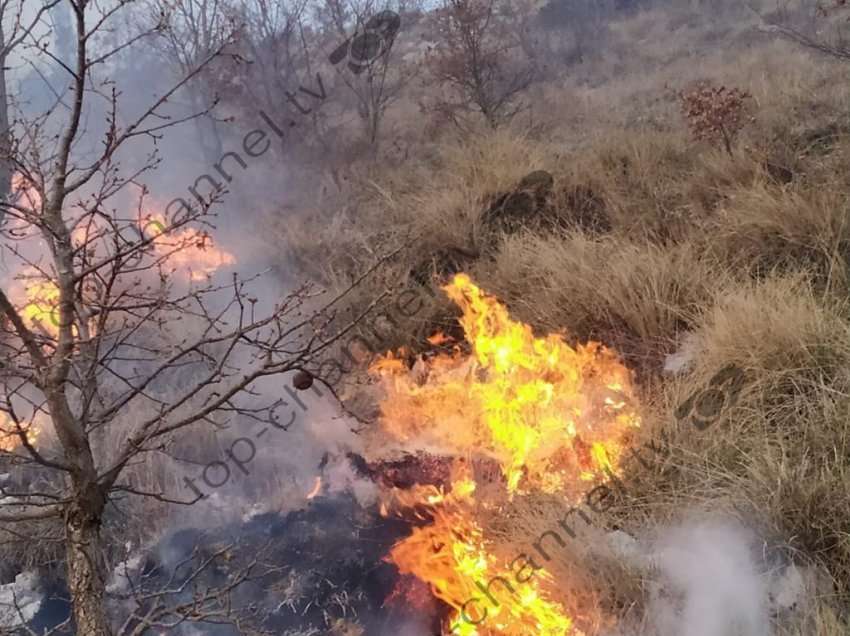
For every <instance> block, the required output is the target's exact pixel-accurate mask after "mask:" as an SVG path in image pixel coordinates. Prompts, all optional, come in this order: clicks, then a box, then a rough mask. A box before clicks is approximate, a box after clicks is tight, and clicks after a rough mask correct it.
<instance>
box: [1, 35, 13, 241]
mask: <svg viewBox="0 0 850 636" xmlns="http://www.w3.org/2000/svg"><path fill="white" fill-rule="evenodd" d="M5 45H6V43H5V41H4V38H3V29H2V27H0V201H3V200H5V199H6V197H7V196H9V193H10V192H11V191H12V165H11V163H12V162H11V159H10V156H11V148H10V147H9V102H8V95H7V93H6V55H5V54H3V50H4V48H5ZM5 215H6V211H5V210H2V209H0V225H2V224H3V218H4V216H5Z"/></svg>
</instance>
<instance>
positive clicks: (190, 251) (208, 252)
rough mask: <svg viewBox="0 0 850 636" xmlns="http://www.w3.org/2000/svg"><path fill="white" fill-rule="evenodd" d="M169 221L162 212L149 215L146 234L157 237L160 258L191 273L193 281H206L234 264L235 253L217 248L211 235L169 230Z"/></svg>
mask: <svg viewBox="0 0 850 636" xmlns="http://www.w3.org/2000/svg"><path fill="white" fill-rule="evenodd" d="M167 228H168V221H167V220H166V218H165V216H164V215H162V214H159V213H152V214H150V215H148V216H147V217H146V218H145V220H144V222H143V223H141V230H142V233H143V234H144V235H145V236H146V237H152V238H153V241H152V243H153V248H154V254H155V256H156V258H158V259H162V260H163V261H167V262H168V263H169V264H171V265H173V266H174V267H175V269H179V270H183V271H186V272H188V274H189V277H190V279H191V280H193V281H202V280H204V279H205V278H207V277H208V276H210V275H211V274H212V273H213V272H215V271H216V270H217V269H219V268H220V267H224V266H226V265H233V264H234V263H236V259H235V258H234V256H233V255H232V254H230V253H229V252H226V251H224V250H221V249H218V248H216V247H215V246H213V242H212V239H211V237H210V235H209V234H208V233H207V232H204V231H202V230H195V229H192V228H183V229H178V230H173V231H167Z"/></svg>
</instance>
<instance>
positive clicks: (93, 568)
mask: <svg viewBox="0 0 850 636" xmlns="http://www.w3.org/2000/svg"><path fill="white" fill-rule="evenodd" d="M93 498H94V499H96V500H97V499H99V494H98V493H90V494H87V493H81V495H80V496H79V497H77V498H75V500H74V501H73V502H72V503H71V504H70V507H69V509H68V511H67V513H66V516H65V540H66V564H67V568H68V588H69V589H70V591H71V598H72V600H73V605H74V620H75V621H76V624H77V632H76V633H77V634H85V636H110V635H111V634H112V631H111V629H110V627H109V621H108V619H107V616H106V608H105V606H104V596H105V594H106V573H105V568H104V566H103V558H102V554H103V550H102V546H101V538H100V521H101V518H100V513H99V512H98V511H97V509H98V508H101V506H100V504H99V502H95V501H91V499H93Z"/></svg>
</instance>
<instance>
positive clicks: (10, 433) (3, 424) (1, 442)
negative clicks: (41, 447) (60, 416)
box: [0, 415, 38, 453]
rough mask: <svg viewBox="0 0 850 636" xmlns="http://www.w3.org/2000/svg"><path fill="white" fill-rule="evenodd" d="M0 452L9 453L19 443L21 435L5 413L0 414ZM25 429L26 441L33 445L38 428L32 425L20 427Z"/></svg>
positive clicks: (36, 438)
mask: <svg viewBox="0 0 850 636" xmlns="http://www.w3.org/2000/svg"><path fill="white" fill-rule="evenodd" d="M0 420H2V421H0V452H7V453H11V452H12V451H13V450H15V449H16V448H18V446H20V445H21V437H20V435H19V433H18V432H17V427H16V426H15V424H14V423H13V422H12V421H11V420H10V419H9V418H8V417H7V416H5V415H0ZM22 428H24V429H25V431H26V438H27V442H28V443H29V444H30V445H31V446H35V444H36V441H37V440H38V429H37V428H35V427H34V426H28V427H22Z"/></svg>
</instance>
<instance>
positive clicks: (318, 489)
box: [307, 477, 322, 500]
mask: <svg viewBox="0 0 850 636" xmlns="http://www.w3.org/2000/svg"><path fill="white" fill-rule="evenodd" d="M320 492H322V478H321V477H316V483H315V484H314V485H313V489H312V490H311V491H310V492H309V493H307V499H308V500H310V499H315V498H316V497H317V496H318V495H319V493H320Z"/></svg>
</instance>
